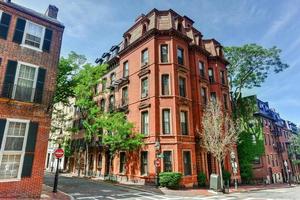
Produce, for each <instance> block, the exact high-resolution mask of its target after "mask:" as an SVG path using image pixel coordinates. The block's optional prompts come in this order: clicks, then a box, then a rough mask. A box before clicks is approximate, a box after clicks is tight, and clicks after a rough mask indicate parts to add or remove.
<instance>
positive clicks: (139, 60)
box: [74, 9, 239, 186]
mask: <svg viewBox="0 0 300 200" xmlns="http://www.w3.org/2000/svg"><path fill="white" fill-rule="evenodd" d="M193 24H194V21H193V20H192V19H190V18H189V17H187V16H181V15H179V14H178V13H176V12H175V11H173V10H162V11H159V10H156V9H153V10H152V11H150V12H149V13H148V14H146V15H141V16H139V17H138V18H137V19H136V21H135V23H134V25H133V26H131V27H130V28H129V29H128V30H127V31H126V32H125V33H124V34H123V41H122V42H121V43H120V44H117V45H114V46H112V48H111V49H110V51H109V52H106V53H104V54H103V55H102V56H101V57H100V58H98V59H97V60H96V63H98V64H103V63H106V64H108V72H107V73H106V75H105V76H104V77H103V81H102V83H101V84H99V87H98V90H99V93H100V95H99V96H98V97H97V100H98V102H99V106H100V107H101V109H102V110H104V111H107V112H110V111H122V112H125V113H126V116H127V119H128V120H129V121H130V122H133V123H134V125H135V129H136V131H137V132H139V133H142V134H144V136H145V137H144V142H145V145H144V146H143V147H142V148H141V149H140V150H139V151H136V152H133V153H129V152H121V153H120V154H119V155H118V156H116V158H115V159H114V161H113V169H112V170H113V174H114V176H115V177H116V179H117V180H118V181H125V182H126V181H132V182H138V183H148V182H154V179H155V175H156V174H157V173H159V172H170V171H173V172H180V173H182V174H183V178H182V184H183V185H185V186H192V185H195V184H197V174H198V173H199V172H204V173H205V174H206V175H207V177H208V179H209V176H210V174H211V173H218V165H217V163H216V161H215V159H214V158H213V156H212V155H210V154H209V153H207V152H206V150H205V149H204V148H203V147H202V146H201V143H200V136H201V130H202V125H201V124H202V123H201V117H202V113H203V109H204V107H205V105H206V104H207V103H208V101H219V102H221V104H222V105H223V107H224V110H225V111H226V112H228V113H231V105H230V101H229V88H228V80H227V70H226V65H227V64H228V62H227V61H226V60H225V58H224V55H223V51H222V45H221V44H220V43H219V42H218V41H216V40H215V39H203V38H202V34H201V32H200V31H198V30H197V29H196V28H195V27H193ZM96 149H98V150H97V151H95V152H94V153H93V155H92V156H91V158H94V159H95V160H94V161H92V160H91V161H90V162H93V163H95V165H94V167H93V169H92V170H93V171H94V172H93V173H94V174H96V175H97V176H105V175H106V174H107V172H108V167H109V164H108V155H109V150H106V149H103V148H101V145H100V147H98V146H97V147H96ZM75 163H76V162H75ZM155 163H157V165H155ZM224 168H225V169H226V170H228V171H231V166H230V161H229V158H227V159H226V162H224ZM74 172H75V173H76V170H75V171H74ZM237 178H239V175H237Z"/></svg>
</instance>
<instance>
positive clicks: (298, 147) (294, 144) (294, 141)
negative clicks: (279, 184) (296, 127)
mask: <svg viewBox="0 0 300 200" xmlns="http://www.w3.org/2000/svg"><path fill="white" fill-rule="evenodd" d="M288 152H289V154H290V157H291V158H292V159H291V160H292V164H294V165H296V164H299V163H300V160H299V159H297V155H300V135H299V133H298V134H296V135H294V134H293V135H292V137H291V138H290V145H289V147H288Z"/></svg>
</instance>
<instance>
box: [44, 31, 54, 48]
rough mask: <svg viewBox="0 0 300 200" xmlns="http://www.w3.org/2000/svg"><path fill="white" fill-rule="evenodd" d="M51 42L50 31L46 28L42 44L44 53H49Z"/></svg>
mask: <svg viewBox="0 0 300 200" xmlns="http://www.w3.org/2000/svg"><path fill="white" fill-rule="evenodd" d="M51 40H52V30H50V29H47V28H46V31H45V37H44V43H43V51H46V52H49V51H50V47H51Z"/></svg>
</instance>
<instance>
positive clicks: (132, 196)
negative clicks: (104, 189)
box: [70, 192, 262, 200]
mask: <svg viewBox="0 0 300 200" xmlns="http://www.w3.org/2000/svg"><path fill="white" fill-rule="evenodd" d="M70 195H71V196H72V197H73V198H74V199H76V200H119V199H122V200H238V199H240V198H238V197H235V196H223V195H214V196H195V197H182V196H171V195H160V194H154V193H148V192H134V193H122V194H110V195H105V194H104V195H96V196H90V195H87V194H81V193H73V194H70ZM243 199H244V200H256V198H243ZM258 199H262V198H257V200H258Z"/></svg>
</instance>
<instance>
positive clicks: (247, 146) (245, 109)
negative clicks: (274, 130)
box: [236, 96, 265, 183]
mask: <svg viewBox="0 0 300 200" xmlns="http://www.w3.org/2000/svg"><path fill="white" fill-rule="evenodd" d="M236 109H237V111H236V112H237V115H238V116H239V123H240V126H239V127H240V128H239V131H240V134H239V142H238V143H237V144H238V155H239V164H240V172H241V178H242V180H243V182H245V183H249V182H250V181H251V179H252V178H253V172H252V171H253V170H252V168H253V161H254V160H255V158H257V157H261V156H262V155H263V154H264V150H265V148H264V136H263V126H262V121H261V119H260V118H258V117H255V116H254V115H253V114H254V113H256V112H257V102H256V96H250V97H245V98H242V99H239V100H238V102H237V108H236Z"/></svg>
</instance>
